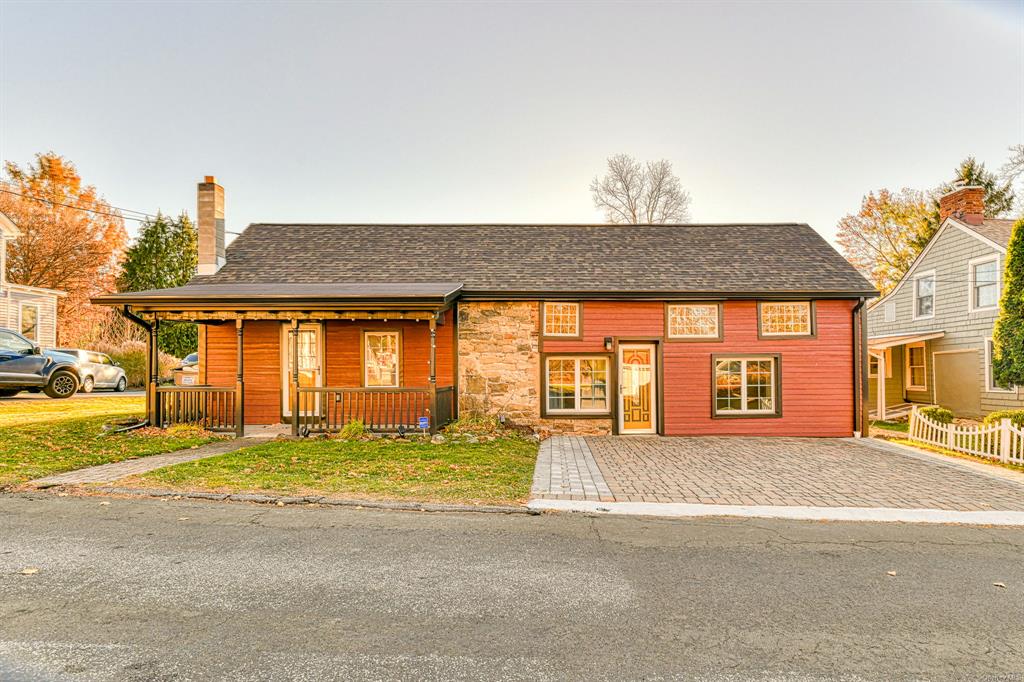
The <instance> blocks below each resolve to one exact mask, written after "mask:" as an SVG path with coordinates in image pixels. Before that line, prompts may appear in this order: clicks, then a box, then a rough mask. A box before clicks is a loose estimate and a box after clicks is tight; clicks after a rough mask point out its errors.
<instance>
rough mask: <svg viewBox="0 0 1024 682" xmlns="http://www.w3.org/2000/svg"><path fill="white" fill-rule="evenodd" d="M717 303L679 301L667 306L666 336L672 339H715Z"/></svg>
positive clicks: (717, 322)
mask: <svg viewBox="0 0 1024 682" xmlns="http://www.w3.org/2000/svg"><path fill="white" fill-rule="evenodd" d="M718 309H719V308H718V304H717V303H679V304H670V305H669V306H668V311H667V317H668V336H669V338H672V339H717V338H719V331H718V329H719V328H718V325H719V320H718Z"/></svg>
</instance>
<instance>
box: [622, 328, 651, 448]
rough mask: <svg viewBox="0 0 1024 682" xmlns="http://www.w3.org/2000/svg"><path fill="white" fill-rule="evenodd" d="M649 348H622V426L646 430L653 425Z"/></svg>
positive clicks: (627, 428) (628, 428)
mask: <svg viewBox="0 0 1024 682" xmlns="http://www.w3.org/2000/svg"><path fill="white" fill-rule="evenodd" d="M651 360H652V357H651V349H650V348H624V349H623V350H622V379H621V380H622V428H623V429H624V430H647V429H650V428H651V427H652V426H653V419H652V410H651V400H652V399H653V397H654V396H653V395H652V394H653V391H652V390H651V388H652V387H651V376H652V369H653V367H652V362H651Z"/></svg>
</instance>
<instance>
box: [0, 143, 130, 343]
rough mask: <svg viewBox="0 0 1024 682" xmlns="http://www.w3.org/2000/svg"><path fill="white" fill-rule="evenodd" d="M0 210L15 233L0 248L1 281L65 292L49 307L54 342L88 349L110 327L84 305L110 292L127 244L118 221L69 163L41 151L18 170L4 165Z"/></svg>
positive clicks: (99, 310) (101, 313)
mask: <svg viewBox="0 0 1024 682" xmlns="http://www.w3.org/2000/svg"><path fill="white" fill-rule="evenodd" d="M4 169H5V170H6V171H7V176H8V178H9V179H8V180H6V181H4V182H2V183H0V190H3V191H2V192H0V211H2V212H3V213H5V214H6V215H7V217H9V218H10V219H11V220H12V221H13V222H14V224H15V225H17V226H18V230H19V231H20V232H21V236H20V237H19V238H18V239H16V240H14V241H13V242H12V243H10V244H8V246H7V277H8V279H9V280H10V281H12V282H15V283H17V284H24V285H28V286H36V287H46V288H48V289H58V290H61V291H65V292H67V296H63V297H60V298H59V299H58V302H57V339H58V341H57V342H58V344H59V345H72V346H74V345H88V344H91V343H94V342H96V341H98V340H100V339H101V338H103V337H104V336H105V335H106V334H107V333H108V332H109V330H110V328H111V327H116V326H118V325H117V322H116V321H115V320H113V319H112V317H113V316H114V313H113V312H112V311H111V310H110V309H108V308H103V307H99V306H94V305H92V304H90V303H89V299H90V298H91V297H92V296H95V295H97V294H102V293H109V292H113V291H116V287H115V284H114V280H115V278H116V276H117V274H118V268H119V263H120V261H121V258H122V257H123V253H124V250H125V247H126V245H127V242H128V234H127V232H126V231H125V228H124V220H123V219H122V218H121V216H120V215H119V214H118V212H117V211H116V210H114V209H113V208H111V206H110V204H108V203H107V202H106V201H104V200H103V198H102V197H100V196H99V195H98V194H97V192H96V188H95V187H93V186H91V185H83V184H82V178H81V177H79V175H78V172H77V171H76V170H75V167H74V165H73V164H72V163H70V162H69V161H67V160H66V159H65V158H63V157H62V156H59V155H57V154H54V153H53V152H49V153H46V154H37V155H36V159H35V162H34V163H29V164H28V165H27V166H26V167H24V168H22V167H21V166H19V165H18V164H16V163H14V162H11V161H7V162H5V163H4Z"/></svg>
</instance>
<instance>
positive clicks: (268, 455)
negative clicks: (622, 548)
mask: <svg viewBox="0 0 1024 682" xmlns="http://www.w3.org/2000/svg"><path fill="white" fill-rule="evenodd" d="M536 458H537V443H536V442H533V441H530V440H523V439H518V438H508V439H506V438H503V439H498V440H494V441H491V442H487V443H483V442H481V443H472V444H471V443H460V442H451V441H449V442H446V443H443V444H439V445H435V444H431V443H429V442H425V441H394V440H391V439H380V440H371V441H346V440H339V439H329V440H303V441H273V442H270V443H267V444H265V445H258V446H255V447H251V448H246V449H244V450H238V451H236V452H232V453H229V454H226V455H220V456H218V457H211V458H210V459H204V460H200V461H196V462H189V463H186V464H179V465H177V466H173V467H167V468H165V469H158V470H156V471H152V472H150V473H148V474H145V475H143V476H140V477H138V478H135V479H130V480H129V481H127V484H129V485H130V484H132V483H137V484H145V485H147V486H148V487H154V486H157V487H165V488H175V489H182V490H211V491H218V492H270V491H272V492H276V493H286V494H295V495H301V494H314V493H315V494H335V495H338V496H344V497H353V498H361V499H388V498H390V499H415V500H420V501H435V502H459V503H467V504H493V503H509V502H522V501H525V500H526V499H527V498H528V497H529V493H530V483H531V480H532V478H533V466H534V462H535V460H536Z"/></svg>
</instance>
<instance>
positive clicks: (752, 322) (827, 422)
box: [543, 301, 854, 436]
mask: <svg viewBox="0 0 1024 682" xmlns="http://www.w3.org/2000/svg"><path fill="white" fill-rule="evenodd" d="M853 306H854V302H853V301H817V303H816V304H815V307H816V318H817V336H816V337H814V338H806V339H775V340H770V339H763V340H762V339H758V338H757V303H756V302H755V301H729V302H726V303H725V305H724V306H723V323H724V327H723V329H724V337H725V338H724V340H723V341H721V342H709V343H691V342H685V343H684V342H673V341H668V342H662V343H661V345H662V347H663V358H664V367H663V370H662V374H663V381H664V386H663V389H662V390H663V395H664V403H663V407H662V409H663V410H664V424H665V433H666V435H787V436H849V435H851V434H852V433H853V337H852V333H853V332H852V319H851V312H852V310H853ZM664 327H665V307H664V304H663V303H661V302H650V303H648V302H639V303H624V302H623V303H620V302H603V301H587V302H584V304H583V338H582V339H581V340H552V339H545V340H544V348H543V350H544V352H545V353H562V352H568V353H571V352H602V351H603V348H604V338H605V337H606V336H611V337H617V338H619V339H620V340H623V341H625V340H629V339H631V338H636V339H639V338H645V337H654V338H658V339H663V338H664V335H665V329H664ZM728 353H736V354H751V353H779V354H781V366H782V416H781V417H778V418H764V417H757V418H753V417H752V418H749V419H742V418H730V419H713V418H712V416H711V397H712V387H713V381H712V370H711V356H712V355H722V354H728Z"/></svg>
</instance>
